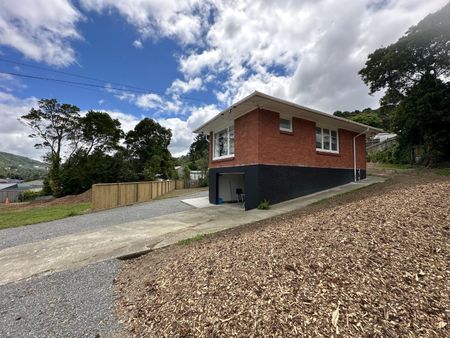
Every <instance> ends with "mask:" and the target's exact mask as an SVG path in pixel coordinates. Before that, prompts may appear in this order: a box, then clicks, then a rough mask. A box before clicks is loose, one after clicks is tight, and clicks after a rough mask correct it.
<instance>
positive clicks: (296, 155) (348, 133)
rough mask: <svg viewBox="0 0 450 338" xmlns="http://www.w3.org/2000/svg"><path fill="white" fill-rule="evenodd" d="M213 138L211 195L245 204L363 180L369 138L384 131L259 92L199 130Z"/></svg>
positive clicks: (216, 199) (249, 205)
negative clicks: (240, 198) (242, 197)
mask: <svg viewBox="0 0 450 338" xmlns="http://www.w3.org/2000/svg"><path fill="white" fill-rule="evenodd" d="M195 132H196V133H203V134H207V135H209V143H210V158H209V200H210V202H211V203H215V204H217V203H222V202H233V201H237V199H238V193H240V192H242V193H244V194H245V208H246V209H253V208H256V207H257V206H258V204H259V203H260V202H261V201H262V200H264V199H267V200H268V201H269V202H270V203H271V204H273V203H278V202H282V201H285V200H289V199H292V198H296V197H299V196H302V195H307V194H310V193H314V192H317V191H320V190H324V189H328V188H331V187H334V186H338V185H342V184H345V183H349V182H352V181H357V180H359V179H364V178H365V177H366V137H365V135H367V134H372V133H373V134H375V133H378V132H380V130H379V129H376V128H373V127H369V126H366V125H364V124H361V123H356V122H353V121H350V120H347V119H344V118H339V117H336V116H333V115H330V114H326V113H322V112H319V111H317V110H314V109H310V108H307V107H303V106H300V105H297V104H295V103H291V102H288V101H284V100H281V99H278V98H275V97H272V96H269V95H266V94H263V93H259V92H254V93H252V94H251V95H249V96H247V97H245V98H244V99H242V100H241V101H239V102H237V103H236V104H234V105H232V106H231V107H229V108H227V109H225V110H224V111H223V112H221V113H219V114H218V115H217V116H215V117H214V118H212V119H211V120H210V121H208V122H206V123H205V124H203V125H202V126H200V127H199V128H197V129H196V130H195Z"/></svg>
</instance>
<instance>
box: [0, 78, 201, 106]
mask: <svg viewBox="0 0 450 338" xmlns="http://www.w3.org/2000/svg"><path fill="white" fill-rule="evenodd" d="M0 74H7V75H11V76H17V77H22V78H28V79H34V80H42V81H53V82H58V83H61V84H66V85H74V86H79V87H91V88H97V89H104V90H116V91H121V92H125V93H133V94H136V93H137V94H144V93H148V94H151V93H154V94H159V95H163V96H166V94H164V93H161V92H157V91H153V90H145V91H144V90H139V91H138V90H133V89H124V88H119V87H112V86H109V85H108V83H106V84H104V85H97V84H94V83H87V82H78V81H70V80H62V79H55V78H51V77H44V76H37V75H30V74H23V73H15V72H7V71H0ZM86 89H87V88H86ZM178 99H179V100H180V101H183V100H193V101H200V102H203V100H202V99H199V98H193V97H187V96H183V97H182V98H178Z"/></svg>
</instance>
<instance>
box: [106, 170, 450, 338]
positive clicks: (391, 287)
mask: <svg viewBox="0 0 450 338" xmlns="http://www.w3.org/2000/svg"><path fill="white" fill-rule="evenodd" d="M424 177H425V178H424ZM261 212H263V211H261ZM449 239H450V181H449V180H448V179H445V178H433V179H429V178H426V175H424V174H423V173H422V174H417V173H408V174H405V175H397V177H394V178H392V179H391V180H390V181H388V182H386V183H384V184H381V185H377V186H371V187H369V188H367V189H363V190H361V191H358V192H355V193H352V194H347V195H344V196H341V197H335V198H334V199H331V200H327V201H324V202H323V203H319V204H317V205H314V206H311V207H309V208H306V209H304V210H303V211H301V212H297V213H292V214H290V215H286V216H283V217H278V218H275V219H271V220H268V221H264V222H262V223H260V224H254V225H251V226H249V227H247V228H243V229H234V231H228V232H226V233H222V234H219V235H212V236H208V238H207V239H205V240H202V241H199V242H195V243H193V244H190V245H185V246H181V245H177V246H172V247H169V248H166V249H162V250H158V251H155V252H152V253H150V254H148V255H146V256H142V257H140V258H137V259H134V260H131V261H128V262H127V263H126V264H124V265H123V267H122V270H121V272H120V274H119V276H118V277H117V278H116V280H115V288H116V291H117V292H118V300H117V313H118V314H119V316H120V317H121V318H122V319H123V321H124V322H125V326H126V327H127V329H128V330H129V332H130V334H131V335H135V336H149V337H163V336H178V337H189V336H199V337H201V336H223V337H228V336H240V337H247V336H248V337H251V336H253V337H261V336H328V337H330V336H335V337H336V336H372V337H416V336H421V337H435V336H436V337H449V336H450V282H449V280H450V278H449V277H450V266H449V262H450V241H449Z"/></svg>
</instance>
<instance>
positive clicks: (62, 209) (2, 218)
mask: <svg viewBox="0 0 450 338" xmlns="http://www.w3.org/2000/svg"><path fill="white" fill-rule="evenodd" d="M90 207H91V203H79V204H70V205H52V206H48V207H36V208H27V209H11V210H8V209H6V208H5V209H2V210H1V211H0V229H6V228H13V227H18V226H22V225H28V224H34V223H41V222H48V221H54V220H57V219H61V218H66V217H70V216H77V215H81V214H84V213H85V212H86V211H87V210H88V209H90Z"/></svg>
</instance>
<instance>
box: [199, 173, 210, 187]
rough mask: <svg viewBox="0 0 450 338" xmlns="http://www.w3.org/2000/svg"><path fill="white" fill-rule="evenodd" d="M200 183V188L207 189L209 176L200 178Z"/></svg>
mask: <svg viewBox="0 0 450 338" xmlns="http://www.w3.org/2000/svg"><path fill="white" fill-rule="evenodd" d="M198 183H199V185H200V187H207V186H208V175H206V176H204V177H200V178H199V179H198Z"/></svg>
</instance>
